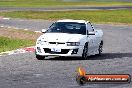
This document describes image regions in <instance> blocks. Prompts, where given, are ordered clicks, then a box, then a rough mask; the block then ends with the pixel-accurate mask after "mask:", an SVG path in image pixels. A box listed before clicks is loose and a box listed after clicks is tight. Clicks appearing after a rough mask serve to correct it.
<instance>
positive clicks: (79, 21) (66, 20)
mask: <svg viewBox="0 0 132 88" xmlns="http://www.w3.org/2000/svg"><path fill="white" fill-rule="evenodd" d="M57 22H77V23H86V22H89V21H85V20H73V19H63V20H58V21H57Z"/></svg>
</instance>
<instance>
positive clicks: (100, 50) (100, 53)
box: [98, 42, 103, 55]
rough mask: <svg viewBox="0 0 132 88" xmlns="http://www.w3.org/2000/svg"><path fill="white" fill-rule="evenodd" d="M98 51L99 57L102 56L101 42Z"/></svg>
mask: <svg viewBox="0 0 132 88" xmlns="http://www.w3.org/2000/svg"><path fill="white" fill-rule="evenodd" d="M98 51H99V55H102V51H103V42H101V43H100V45H99V49H98Z"/></svg>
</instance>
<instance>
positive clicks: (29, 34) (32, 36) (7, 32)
mask: <svg viewBox="0 0 132 88" xmlns="http://www.w3.org/2000/svg"><path fill="white" fill-rule="evenodd" d="M40 35H42V34H41V33H36V32H33V31H29V30H22V29H20V30H18V29H17V30H16V29H13V28H2V27H0V36H4V37H8V38H13V39H26V40H33V41H36V39H37V38H38V37H39V36H40Z"/></svg>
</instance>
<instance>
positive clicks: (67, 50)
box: [44, 48, 69, 54]
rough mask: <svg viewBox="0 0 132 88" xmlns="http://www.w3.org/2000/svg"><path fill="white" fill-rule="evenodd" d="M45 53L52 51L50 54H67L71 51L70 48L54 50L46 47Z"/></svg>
mask: <svg viewBox="0 0 132 88" xmlns="http://www.w3.org/2000/svg"><path fill="white" fill-rule="evenodd" d="M44 51H45V53H50V54H67V53H68V52H69V49H61V52H53V51H51V49H49V48H44Z"/></svg>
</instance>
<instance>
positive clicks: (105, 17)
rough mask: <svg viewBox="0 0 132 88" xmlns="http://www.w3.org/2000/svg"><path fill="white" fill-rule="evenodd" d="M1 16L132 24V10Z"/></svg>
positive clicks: (26, 13)
mask: <svg viewBox="0 0 132 88" xmlns="http://www.w3.org/2000/svg"><path fill="white" fill-rule="evenodd" d="M0 15H1V16H6V17H12V18H27V19H44V20H58V19H84V20H89V21H91V22H94V23H125V24H132V10H99V11H54V12H50V11H49V12H35V11H16V12H0Z"/></svg>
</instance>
